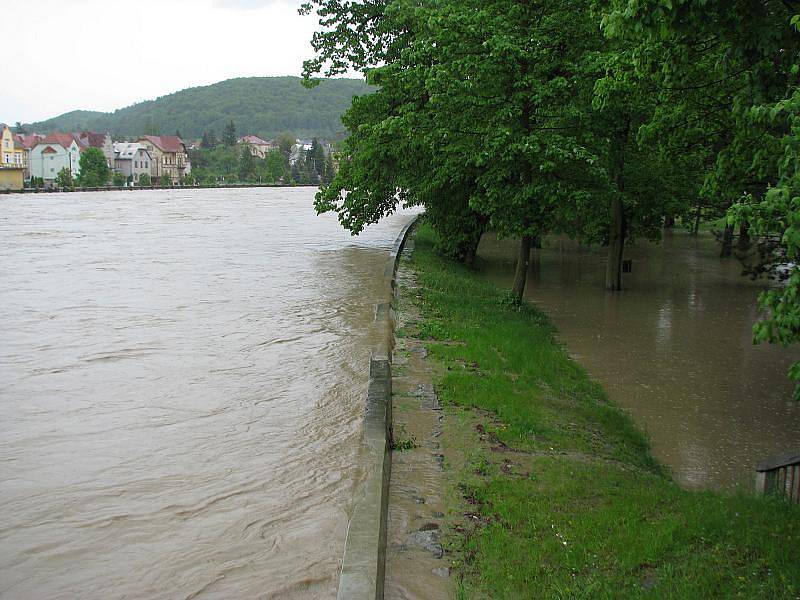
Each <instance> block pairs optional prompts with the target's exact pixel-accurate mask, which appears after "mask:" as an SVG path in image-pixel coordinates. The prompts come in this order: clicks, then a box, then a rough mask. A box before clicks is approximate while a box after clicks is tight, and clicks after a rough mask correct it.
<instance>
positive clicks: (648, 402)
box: [480, 231, 800, 490]
mask: <svg viewBox="0 0 800 600" xmlns="http://www.w3.org/2000/svg"><path fill="white" fill-rule="evenodd" d="M515 247H516V244H515V243H514V242H509V241H501V242H498V241H497V240H496V239H494V238H493V237H490V236H487V237H486V239H484V240H483V241H482V242H481V247H480V256H481V259H482V260H481V265H480V268H481V269H482V270H483V271H484V272H485V273H486V275H487V277H490V278H491V279H493V280H495V281H496V282H497V283H500V284H503V285H509V283H510V281H511V278H512V276H513V269H514V265H513V258H512V257H514V256H515ZM718 253H719V247H718V245H717V243H716V242H715V241H714V239H713V237H712V236H711V235H710V234H706V235H701V236H700V237H699V238H694V237H692V236H690V235H688V234H685V233H681V232H677V231H676V232H667V233H666V234H665V238H664V240H663V242H662V243H660V244H650V243H646V242H642V243H639V244H637V245H636V246H634V247H631V248H629V249H628V251H627V252H626V258H631V259H632V260H633V272H632V273H631V274H626V275H625V276H624V277H625V279H624V283H623V285H624V286H625V291H623V292H622V293H619V294H614V293H607V292H605V291H604V290H603V282H604V275H605V250H604V249H600V248H595V249H587V248H582V247H579V246H578V245H576V244H574V243H572V242H569V241H567V240H559V239H548V240H547V241H546V243H545V247H544V248H543V249H542V250H535V251H534V252H533V258H532V261H531V268H530V271H529V279H528V287H527V290H526V296H527V297H528V299H530V300H532V301H533V302H534V303H536V304H538V305H540V306H541V307H542V308H543V309H544V310H545V311H546V312H547V313H548V314H549V315H550V316H551V317H552V319H553V320H554V322H555V324H556V325H557V327H558V328H559V336H560V338H561V339H562V340H563V342H564V343H565V344H566V346H567V348H568V350H569V351H570V352H571V354H572V355H573V356H574V357H575V358H576V359H577V360H578V361H579V362H580V363H581V364H583V365H584V366H585V367H586V369H587V370H588V371H589V373H590V374H591V375H592V376H594V377H595V378H596V379H598V380H599V381H600V382H601V383H602V384H603V386H604V387H605V389H606V390H607V391H608V393H609V395H610V397H611V398H612V399H613V400H614V401H615V402H616V403H617V404H618V405H620V406H622V407H624V408H625V409H627V410H629V411H630V412H631V413H632V415H633V417H634V419H635V420H636V422H637V423H638V424H639V426H640V427H641V428H643V429H644V430H646V432H647V434H648V435H649V437H650V439H651V442H652V445H653V450H654V454H655V455H656V457H657V458H659V459H660V460H661V461H662V462H663V463H665V464H666V465H668V466H669V467H671V468H672V470H673V472H674V474H675V476H676V478H677V480H678V481H679V482H680V483H681V484H682V485H684V486H686V487H690V488H714V489H736V488H744V489H748V490H749V489H752V486H753V485H754V481H755V479H754V476H755V472H754V467H755V464H756V462H758V461H759V460H761V459H763V458H766V457H767V456H769V455H771V454H776V453H781V452H786V451H789V450H794V449H797V448H800V403H796V402H794V401H792V399H791V397H792V389H793V385H792V384H791V382H790V381H789V380H788V379H787V377H786V371H787V369H788V367H789V365H790V364H791V363H792V362H793V361H794V360H798V359H800V350H799V349H797V348H791V349H783V348H780V347H775V346H769V345H759V346H753V344H752V325H753V323H754V322H755V320H756V319H757V317H758V313H757V310H756V305H755V298H756V295H757V294H758V292H759V291H760V290H761V289H762V287H763V285H764V284H763V283H758V282H752V281H750V280H749V279H748V278H746V277H742V276H741V275H740V273H741V266H740V264H739V262H738V261H737V260H735V259H729V260H721V259H720V258H718Z"/></svg>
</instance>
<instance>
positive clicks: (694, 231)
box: [692, 198, 703, 235]
mask: <svg viewBox="0 0 800 600" xmlns="http://www.w3.org/2000/svg"><path fill="white" fill-rule="evenodd" d="M702 208H703V205H702V204H701V202H700V199H699V198H698V199H697V210H696V211H695V213H694V227H693V228H692V234H693V235H697V233H698V232H699V231H700V216H701V215H702V212H703V211H702Z"/></svg>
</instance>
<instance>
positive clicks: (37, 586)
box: [0, 188, 410, 599]
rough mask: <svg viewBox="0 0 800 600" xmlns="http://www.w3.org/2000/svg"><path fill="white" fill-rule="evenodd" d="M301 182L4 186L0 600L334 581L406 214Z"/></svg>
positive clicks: (312, 592)
mask: <svg viewBox="0 0 800 600" xmlns="http://www.w3.org/2000/svg"><path fill="white" fill-rule="evenodd" d="M312 197H313V190H310V189H308V188H306V189H282V190H279V189H273V190H264V189H257V190H192V191H186V192H182V191H155V192H136V193H131V192H110V193H95V194H65V195H61V194H52V195H50V194H49V195H46V196H39V195H37V196H8V197H6V198H5V199H3V201H2V205H3V210H2V214H0V323H2V326H1V327H2V340H3V342H2V344H1V345H0V481H1V482H2V483H0V548H2V552H0V597H3V598H51V599H52V598H122V597H129V598H164V597H172V598H181V597H183V598H188V597H196V596H199V597H202V598H206V597H207V598H245V597H246V598H255V597H258V596H259V595H266V597H272V596H273V595H274V596H279V597H290V598H291V597H302V598H309V597H310V598H314V597H333V596H335V590H336V584H337V580H338V568H339V564H340V560H341V555H342V550H343V544H344V537H345V530H346V526H347V519H348V512H349V510H350V503H351V497H352V490H353V482H354V480H356V479H358V477H360V473H359V472H358V470H357V469H356V467H355V466H354V465H355V464H357V462H358V454H357V453H358V448H359V445H358V440H359V434H360V431H361V429H360V427H361V423H362V419H361V416H362V414H363V402H364V389H365V387H366V365H367V364H368V354H369V351H368V347H369V345H368V344H365V343H364V342H365V341H366V338H367V336H368V335H370V334H369V324H370V323H371V321H372V316H373V303H374V301H375V299H376V298H377V297H378V295H379V294H380V293H382V291H383V290H381V289H380V277H378V275H380V274H381V273H382V272H383V268H384V266H385V261H386V260H387V259H388V251H389V249H390V248H391V245H392V242H393V241H394V238H395V236H396V234H397V232H398V231H399V230H400V228H401V227H402V225H403V224H404V223H405V222H406V221H407V220H408V219H409V218H410V217H409V215H408V214H400V215H396V216H394V217H392V218H389V219H387V220H386V221H384V222H383V223H381V224H379V225H377V226H374V227H371V228H369V229H368V230H367V231H366V232H365V233H364V234H362V236H360V237H358V238H351V237H350V236H349V235H348V234H347V233H345V232H343V231H342V230H341V229H340V228H339V225H338V223H337V222H336V219H335V217H332V216H325V217H316V216H315V215H314V211H313V207H312ZM321 540H324V543H322V544H321V543H320V541H321Z"/></svg>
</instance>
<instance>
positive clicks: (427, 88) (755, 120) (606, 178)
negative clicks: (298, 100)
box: [302, 0, 800, 378]
mask: <svg viewBox="0 0 800 600" xmlns="http://www.w3.org/2000/svg"><path fill="white" fill-rule="evenodd" d="M302 12H305V13H307V14H308V13H311V12H316V14H317V15H318V17H319V24H320V28H319V30H318V31H317V32H316V33H315V34H314V37H313V39H312V46H313V48H314V50H315V52H316V54H315V56H314V57H313V58H312V59H310V60H308V61H306V63H305V64H304V76H305V77H306V78H307V79H308V81H309V82H310V84H313V80H312V77H313V76H315V75H316V74H322V75H325V76H333V75H338V74H341V73H344V72H347V71H348V70H350V69H357V70H361V71H363V72H364V73H365V75H366V77H367V81H368V83H370V84H371V85H373V86H374V87H375V91H374V92H373V93H372V94H370V95H366V96H362V97H358V98H355V99H354V100H353V102H352V105H351V106H350V108H349V109H348V110H347V112H346V113H345V115H344V117H343V122H344V124H345V126H346V128H347V130H348V132H349V137H348V138H347V139H346V140H345V142H344V143H343V145H342V152H341V155H340V170H339V172H338V174H337V175H336V176H335V177H334V178H333V180H332V182H331V183H330V184H329V185H326V186H324V187H323V189H322V190H321V191H320V193H319V194H318V195H317V200H316V206H317V210H318V211H321V212H322V211H335V212H336V213H338V215H339V220H340V222H341V223H342V225H343V226H344V227H346V228H347V229H349V230H350V231H351V232H352V233H354V234H356V233H358V232H360V231H361V230H362V229H363V228H364V226H366V225H367V224H369V223H373V222H375V221H377V220H378V219H380V218H381V217H382V216H383V215H385V214H388V213H391V212H392V211H394V210H395V209H396V207H397V206H399V205H422V206H425V208H426V212H427V214H428V217H429V219H430V221H431V223H432V224H433V226H434V227H435V228H436V229H438V230H439V233H440V236H439V237H440V239H441V240H442V241H441V243H442V248H441V249H442V250H444V251H445V252H447V253H448V254H450V255H451V256H453V257H455V258H458V259H460V260H464V261H466V262H468V263H469V262H471V260H472V259H473V258H474V253H475V248H476V247H477V243H478V241H479V240H480V236H481V234H482V232H483V231H484V230H485V229H486V228H492V229H493V230H495V231H497V232H498V233H499V234H500V235H502V236H515V237H520V238H521V242H520V253H519V258H518V269H517V273H518V278H517V279H515V283H514V289H513V292H514V295H515V297H516V298H517V299H519V298H521V295H522V292H523V290H524V286H525V281H524V274H525V272H526V268H525V266H526V264H527V257H528V254H529V249H530V246H531V243H532V240H533V239H535V238H536V237H539V236H541V235H544V234H547V233H564V234H568V235H570V236H573V237H577V238H579V239H582V240H585V241H589V242H598V243H602V244H605V245H606V246H607V247H608V260H607V266H606V288H607V289H609V290H619V289H621V288H622V276H621V273H622V268H621V267H622V258H623V252H624V247H625V243H626V240H629V239H631V238H634V237H639V236H645V237H648V238H657V237H658V236H659V235H660V232H661V228H662V226H663V224H664V223H665V222H672V221H674V220H675V218H679V219H681V220H682V221H683V222H684V223H685V224H687V225H689V226H692V227H693V228H694V229H695V230H696V228H697V224H698V223H699V221H700V220H701V219H702V218H719V217H721V216H726V215H727V225H726V227H725V231H724V234H723V246H722V254H723V255H728V254H730V253H731V247H732V240H733V237H734V230H735V228H736V227H738V228H739V245H740V247H741V248H746V247H747V244H748V243H749V240H750V236H751V235H753V236H756V243H757V244H758V246H759V249H760V256H761V258H760V260H759V261H758V264H757V265H756V266H754V267H751V268H750V270H751V272H753V273H754V274H756V275H763V274H767V275H769V274H773V275H777V276H781V277H784V278H786V279H787V280H788V284H787V285H786V286H785V287H783V288H776V289H773V290H771V291H768V292H765V293H764V294H763V295H762V296H761V300H760V304H761V306H762V308H764V309H765V310H766V317H765V319H764V320H763V321H762V322H761V323H759V324H758V325H757V326H756V328H755V336H756V339H758V340H769V341H777V342H781V343H791V342H794V341H798V340H800V302H798V293H800V292H799V291H798V290H800V274H799V273H798V269H797V266H796V264H797V258H798V252H800V233H798V229H797V226H798V223H800V212H799V211H800V201H798V200H797V197H800V184H798V179H797V177H798V167H797V164H798V148H800V143H798V137H797V134H798V128H799V127H800V125H798V123H800V120H798V117H800V114H799V113H798V108H800V92H798V91H797V88H798V85H797V84H798V77H799V76H800V64H799V63H798V49H799V48H800V37H799V36H798V32H797V31H796V29H795V26H797V25H798V23H800V16H798V15H795V14H794V13H795V12H800V11H795V9H793V8H792V5H791V4H790V3H785V2H778V1H776V0H737V1H736V2H734V3H733V4H731V3H725V2H720V1H714V0H680V1H678V2H664V1H663V0H636V1H632V0H607V1H601V2H597V1H592V0H585V1H581V0H579V1H578V2H567V1H566V0H536V1H535V2H530V3H519V2H513V1H511V0H488V1H478V0H465V1H458V2H456V1H455V0H436V1H431V2H416V3H412V2H408V1H407V0H377V1H374V2H365V3H360V2H346V3H342V2H339V1H338V0H312V1H311V2H309V3H308V4H306V5H304V7H303V9H302ZM793 375H794V376H796V377H798V378H800V367H798V366H795V368H794V370H793Z"/></svg>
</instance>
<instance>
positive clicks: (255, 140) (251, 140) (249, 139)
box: [238, 135, 271, 146]
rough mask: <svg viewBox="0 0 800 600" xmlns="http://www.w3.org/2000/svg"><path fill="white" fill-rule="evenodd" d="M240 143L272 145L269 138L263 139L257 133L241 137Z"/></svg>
mask: <svg viewBox="0 0 800 600" xmlns="http://www.w3.org/2000/svg"><path fill="white" fill-rule="evenodd" d="M238 142H239V143H240V144H252V145H253V146H270V145H271V143H270V142H268V141H267V140H262V139H261V138H260V137H258V136H257V135H244V136H242V137H240V138H239V140H238Z"/></svg>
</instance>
